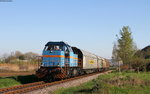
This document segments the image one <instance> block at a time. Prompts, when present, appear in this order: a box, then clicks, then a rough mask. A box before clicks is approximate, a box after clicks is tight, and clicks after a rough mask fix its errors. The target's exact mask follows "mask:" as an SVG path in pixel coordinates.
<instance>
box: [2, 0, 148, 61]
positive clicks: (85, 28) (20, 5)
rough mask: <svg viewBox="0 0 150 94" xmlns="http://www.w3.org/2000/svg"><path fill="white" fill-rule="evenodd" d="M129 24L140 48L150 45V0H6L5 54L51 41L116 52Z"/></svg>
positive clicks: (100, 52) (38, 49)
mask: <svg viewBox="0 0 150 94" xmlns="http://www.w3.org/2000/svg"><path fill="white" fill-rule="evenodd" d="M7 1H8V0H7ZM123 26H129V27H130V28H131V32H132V37H133V39H134V42H135V43H136V45H137V47H138V48H139V49H142V48H144V47H145V46H148V45H150V40H149V36H150V0H12V2H0V55H3V54H4V53H11V52H14V51H17V50H19V51H21V52H23V53H25V52H30V51H32V52H35V53H39V54H41V53H42V50H43V48H44V46H45V44H46V43H47V42H48V41H65V42H67V43H68V44H69V45H71V46H76V47H78V48H80V49H84V50H86V51H89V52H91V53H94V54H97V55H99V56H102V57H105V58H111V56H112V48H113V43H114V42H115V41H116V40H117V38H116V35H117V34H118V35H119V32H120V30H121V29H122V27H123Z"/></svg>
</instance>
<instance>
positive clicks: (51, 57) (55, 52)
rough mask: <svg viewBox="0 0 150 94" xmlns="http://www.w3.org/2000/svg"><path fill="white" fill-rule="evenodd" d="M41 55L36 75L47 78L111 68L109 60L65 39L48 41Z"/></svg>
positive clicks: (72, 75) (64, 76)
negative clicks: (71, 44)
mask: <svg viewBox="0 0 150 94" xmlns="http://www.w3.org/2000/svg"><path fill="white" fill-rule="evenodd" d="M41 57H42V63H41V65H40V67H39V69H38V70H37V71H36V76H37V77H38V78H43V79H46V80H55V79H65V78H70V77H75V76H78V75H83V74H88V73H93V72H98V71H104V70H107V69H108V68H109V62H108V60H106V59H105V58H102V57H100V56H97V55H95V54H92V53H90V52H87V51H84V50H81V49H79V48H77V47H72V46H70V45H68V44H67V43H65V42H63V41H60V42H48V43H47V44H46V45H45V48H44V50H43V53H42V56H41Z"/></svg>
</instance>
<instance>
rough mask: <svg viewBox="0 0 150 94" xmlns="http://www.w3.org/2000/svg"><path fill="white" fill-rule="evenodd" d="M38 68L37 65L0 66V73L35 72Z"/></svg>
mask: <svg viewBox="0 0 150 94" xmlns="http://www.w3.org/2000/svg"><path fill="white" fill-rule="evenodd" d="M37 68H38V66H37V65H35V64H0V71H15V72H19V71H34V70H36V69H37Z"/></svg>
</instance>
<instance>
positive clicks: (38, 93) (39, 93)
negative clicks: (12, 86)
mask: <svg viewBox="0 0 150 94" xmlns="http://www.w3.org/2000/svg"><path fill="white" fill-rule="evenodd" d="M106 73H108V72H105V73H99V74H96V75H92V76H88V77H85V78H80V79H76V80H72V81H68V82H64V83H61V84H57V85H53V86H49V87H45V88H42V89H38V90H34V91H32V92H28V93H25V94H51V93H52V92H54V91H55V90H57V89H60V88H62V87H63V88H69V87H73V86H80V85H81V84H83V83H85V82H88V81H90V80H93V79H95V78H97V77H98V76H99V75H103V74H106Z"/></svg>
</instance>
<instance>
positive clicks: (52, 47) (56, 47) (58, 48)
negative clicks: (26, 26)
mask: <svg viewBox="0 0 150 94" xmlns="http://www.w3.org/2000/svg"><path fill="white" fill-rule="evenodd" d="M44 51H63V45H48V46H46V47H45V49H44Z"/></svg>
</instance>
